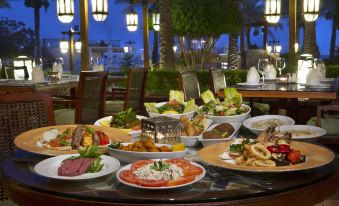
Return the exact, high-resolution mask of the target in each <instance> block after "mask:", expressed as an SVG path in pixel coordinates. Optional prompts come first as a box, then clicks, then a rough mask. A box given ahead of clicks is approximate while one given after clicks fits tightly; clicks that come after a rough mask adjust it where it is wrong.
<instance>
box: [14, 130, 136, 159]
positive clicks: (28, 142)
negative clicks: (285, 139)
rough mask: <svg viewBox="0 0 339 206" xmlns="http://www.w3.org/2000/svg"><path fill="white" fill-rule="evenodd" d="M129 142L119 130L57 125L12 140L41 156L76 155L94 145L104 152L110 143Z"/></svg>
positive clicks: (129, 139)
mask: <svg viewBox="0 0 339 206" xmlns="http://www.w3.org/2000/svg"><path fill="white" fill-rule="evenodd" d="M115 141H121V142H130V141H131V137H130V136H129V135H128V134H127V133H126V132H123V131H121V130H119V129H114V128H110V127H103V126H94V125H58V126H50V127H42V128H38V129H33V130H30V131H27V132H24V133H22V134H20V135H19V136H17V137H16V138H15V140H14V143H15V145H16V146H17V147H18V148H20V149H22V150H25V151H29V152H32V153H37V154H42V155H50V156H56V155H63V154H77V153H78V152H77V149H79V148H83V147H87V146H90V145H96V146H99V147H100V148H102V149H103V150H106V148H107V146H108V145H110V144H111V143H112V142H115Z"/></svg>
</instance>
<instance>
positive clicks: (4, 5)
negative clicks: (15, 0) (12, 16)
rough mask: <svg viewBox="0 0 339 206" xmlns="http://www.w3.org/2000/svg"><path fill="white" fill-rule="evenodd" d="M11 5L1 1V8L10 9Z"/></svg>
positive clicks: (3, 0)
mask: <svg viewBox="0 0 339 206" xmlns="http://www.w3.org/2000/svg"><path fill="white" fill-rule="evenodd" d="M10 7H11V5H10V4H9V2H8V1H7V0H0V8H10Z"/></svg>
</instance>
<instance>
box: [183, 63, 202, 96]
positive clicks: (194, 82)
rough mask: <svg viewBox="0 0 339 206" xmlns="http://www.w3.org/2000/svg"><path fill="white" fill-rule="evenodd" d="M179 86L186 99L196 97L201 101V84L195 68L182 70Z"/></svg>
mask: <svg viewBox="0 0 339 206" xmlns="http://www.w3.org/2000/svg"><path fill="white" fill-rule="evenodd" d="M179 86H180V89H181V90H182V91H183V92H184V95H185V100H186V101H188V100H190V99H195V100H196V101H197V102H200V86H199V81H198V76H197V72H196V71H195V70H189V71H184V72H180V73H179Z"/></svg>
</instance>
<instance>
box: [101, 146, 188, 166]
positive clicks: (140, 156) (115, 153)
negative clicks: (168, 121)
mask: <svg viewBox="0 0 339 206" xmlns="http://www.w3.org/2000/svg"><path fill="white" fill-rule="evenodd" d="M121 144H122V145H124V146H126V145H129V144H132V143H121ZM155 145H156V146H158V147H160V146H167V147H169V148H171V147H172V145H170V144H157V143H156V144H155ZM107 150H108V154H109V155H111V156H112V157H115V158H117V159H118V160H120V161H122V162H127V163H132V162H136V161H138V160H144V159H159V158H161V159H171V158H183V157H184V156H185V155H186V154H187V149H185V150H183V151H176V152H134V151H124V150H119V149H112V148H110V147H108V148H107Z"/></svg>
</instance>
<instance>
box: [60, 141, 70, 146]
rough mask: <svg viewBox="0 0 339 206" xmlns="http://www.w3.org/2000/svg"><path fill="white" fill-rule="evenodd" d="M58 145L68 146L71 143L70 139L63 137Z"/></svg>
mask: <svg viewBox="0 0 339 206" xmlns="http://www.w3.org/2000/svg"><path fill="white" fill-rule="evenodd" d="M60 145H61V146H70V145H71V142H70V141H67V140H65V139H61V141H60Z"/></svg>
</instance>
